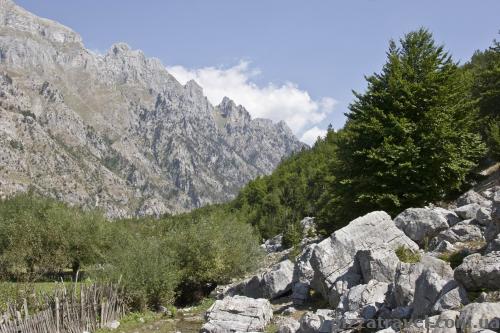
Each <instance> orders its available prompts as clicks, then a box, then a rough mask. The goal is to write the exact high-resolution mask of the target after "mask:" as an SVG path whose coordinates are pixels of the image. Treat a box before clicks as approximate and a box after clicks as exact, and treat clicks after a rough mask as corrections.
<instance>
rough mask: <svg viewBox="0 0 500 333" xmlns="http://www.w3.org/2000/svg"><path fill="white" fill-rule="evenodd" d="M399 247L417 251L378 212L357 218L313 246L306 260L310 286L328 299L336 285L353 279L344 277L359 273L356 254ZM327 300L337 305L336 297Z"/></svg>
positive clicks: (407, 239) (390, 221)
mask: <svg viewBox="0 0 500 333" xmlns="http://www.w3.org/2000/svg"><path fill="white" fill-rule="evenodd" d="M401 246H404V247H407V248H409V249H411V250H414V251H416V250H418V245H417V244H416V243H415V242H413V241H412V240H411V239H409V238H408V237H407V236H406V235H405V234H404V233H403V232H402V231H401V230H399V229H398V228H397V227H396V225H395V224H394V222H393V221H392V220H391V217H390V216H389V215H388V214H387V213H385V212H381V211H378V212H372V213H369V214H367V215H365V216H362V217H359V218H357V219H355V220H354V221H352V222H351V223H349V225H347V226H346V227H344V228H342V229H339V230H337V231H336V232H334V233H333V234H332V235H331V237H330V238H327V239H325V240H324V241H322V242H320V243H319V244H318V245H317V246H316V247H315V249H314V251H313V254H312V257H311V260H310V262H311V266H312V268H313V270H314V277H313V280H312V282H311V285H312V287H313V288H314V289H315V290H317V291H319V292H320V293H321V294H322V295H323V296H324V297H325V298H328V297H329V294H330V290H331V288H332V287H333V286H334V285H335V284H336V282H338V281H341V280H344V281H345V280H353V279H352V278H351V277H350V278H348V279H345V278H346V274H347V275H351V274H352V275H355V274H356V273H357V271H359V267H358V268H356V267H355V266H356V265H355V257H356V253H357V252H358V251H361V250H368V249H372V250H374V249H377V248H381V247H386V248H388V249H393V250H395V249H397V248H398V247H401ZM331 299H332V300H331V302H332V306H337V304H335V303H336V301H338V297H332V298H331Z"/></svg>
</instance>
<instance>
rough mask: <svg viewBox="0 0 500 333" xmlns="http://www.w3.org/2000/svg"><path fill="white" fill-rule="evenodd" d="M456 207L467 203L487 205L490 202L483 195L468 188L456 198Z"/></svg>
mask: <svg viewBox="0 0 500 333" xmlns="http://www.w3.org/2000/svg"><path fill="white" fill-rule="evenodd" d="M456 204H457V207H461V206H466V205H469V204H478V205H480V206H488V205H490V204H491V202H490V201H489V200H488V199H486V198H485V197H483V196H482V195H481V194H479V193H477V192H476V191H474V190H469V191H467V192H466V193H464V194H462V195H461V196H460V197H459V198H458V199H457V200H456Z"/></svg>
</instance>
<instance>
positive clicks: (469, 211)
mask: <svg viewBox="0 0 500 333" xmlns="http://www.w3.org/2000/svg"><path fill="white" fill-rule="evenodd" d="M480 209H481V205H479V204H477V203H471V204H468V205H465V206H460V207H458V208H456V209H455V213H457V215H458V216H460V217H461V218H463V219H464V220H472V219H475V218H476V216H477V213H478V211H479V210H480Z"/></svg>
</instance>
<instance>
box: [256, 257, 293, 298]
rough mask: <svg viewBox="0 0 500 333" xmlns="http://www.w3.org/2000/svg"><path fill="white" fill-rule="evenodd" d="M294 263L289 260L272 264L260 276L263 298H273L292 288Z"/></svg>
mask: <svg viewBox="0 0 500 333" xmlns="http://www.w3.org/2000/svg"><path fill="white" fill-rule="evenodd" d="M293 271H294V264H293V263H292V262H291V261H290V260H285V261H282V262H280V263H278V264H276V265H274V266H273V267H272V268H271V269H270V270H269V271H267V272H265V273H264V275H263V276H262V285H263V289H264V290H263V294H264V297H265V298H269V299H274V298H276V297H279V296H281V295H283V294H285V293H287V292H289V291H290V290H292V282H293Z"/></svg>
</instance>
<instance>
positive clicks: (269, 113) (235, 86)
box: [167, 61, 336, 137]
mask: <svg viewBox="0 0 500 333" xmlns="http://www.w3.org/2000/svg"><path fill="white" fill-rule="evenodd" d="M167 70H168V71H169V72H170V73H171V74H172V75H173V76H175V78H176V79H177V80H178V81H179V82H181V83H182V84H185V83H186V82H187V81H189V80H191V79H194V80H195V81H196V82H198V84H199V85H200V86H202V87H203V91H204V93H205V95H206V96H207V97H208V100H209V101H210V102H211V103H212V104H214V105H217V104H219V103H220V102H221V101H222V98H223V97H224V96H227V97H229V98H231V99H232V100H234V101H235V103H236V104H241V105H243V106H244V107H245V108H246V109H247V110H248V112H250V114H251V115H252V117H254V118H268V119H271V120H273V121H279V120H284V121H285V122H286V123H287V124H288V126H290V128H291V129H292V131H293V132H294V133H295V134H296V135H298V136H300V135H301V134H302V133H303V135H302V137H304V135H305V134H306V133H308V132H310V131H314V133H319V132H318V131H319V130H320V129H319V128H317V127H313V126H315V125H318V124H319V123H320V122H322V121H323V120H325V118H326V117H327V116H328V114H329V113H331V112H332V111H333V108H334V106H335V104H336V101H335V100H334V99H333V98H331V97H324V98H322V99H320V100H313V99H312V98H311V96H309V93H308V92H307V91H304V90H301V89H299V87H298V86H297V85H296V84H294V83H292V82H286V83H285V84H283V85H275V84H273V83H268V84H267V85H265V86H258V85H257V84H255V83H254V82H252V78H254V77H255V76H257V75H259V74H260V71H259V70H258V69H255V68H251V66H250V63H249V62H247V61H240V63H239V64H238V65H236V66H233V67H229V68H222V67H204V68H199V69H188V68H185V67H183V66H172V67H167ZM311 127H313V128H311ZM314 128H316V129H314ZM310 133H313V132H310ZM308 135H312V134H308ZM306 137H307V136H306Z"/></svg>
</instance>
